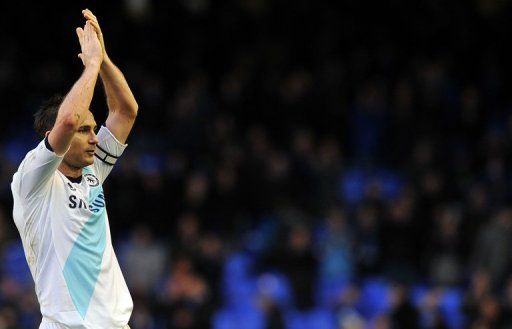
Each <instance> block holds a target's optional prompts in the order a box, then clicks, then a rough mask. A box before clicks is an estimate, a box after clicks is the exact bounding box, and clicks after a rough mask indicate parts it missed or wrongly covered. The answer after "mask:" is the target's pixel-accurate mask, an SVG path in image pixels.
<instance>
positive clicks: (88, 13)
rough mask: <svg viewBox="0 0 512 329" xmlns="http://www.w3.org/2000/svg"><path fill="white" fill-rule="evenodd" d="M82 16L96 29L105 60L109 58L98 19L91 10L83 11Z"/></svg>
mask: <svg viewBox="0 0 512 329" xmlns="http://www.w3.org/2000/svg"><path fill="white" fill-rule="evenodd" d="M82 14H83V15H84V18H85V19H86V20H87V21H88V22H90V23H91V25H92V26H93V27H94V30H95V31H96V34H97V35H98V39H99V40H100V44H101V48H102V49H103V58H104V59H106V58H108V56H107V51H106V49H105V41H104V39H103V33H102V32H101V27H100V24H99V23H98V18H96V16H94V14H93V13H92V11H90V10H89V9H84V10H82Z"/></svg>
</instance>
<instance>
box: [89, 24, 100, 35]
mask: <svg viewBox="0 0 512 329" xmlns="http://www.w3.org/2000/svg"><path fill="white" fill-rule="evenodd" d="M89 22H91V25H92V27H93V28H94V30H96V33H97V34H101V29H100V25H99V24H98V23H97V22H94V21H89Z"/></svg>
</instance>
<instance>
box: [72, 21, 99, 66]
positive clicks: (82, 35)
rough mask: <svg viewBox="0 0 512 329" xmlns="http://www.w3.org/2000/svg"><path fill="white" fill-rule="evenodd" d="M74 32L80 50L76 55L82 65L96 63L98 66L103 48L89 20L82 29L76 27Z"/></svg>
mask: <svg viewBox="0 0 512 329" xmlns="http://www.w3.org/2000/svg"><path fill="white" fill-rule="evenodd" d="M76 34H77V35H78V41H79V42H80V48H81V50H82V52H81V53H80V54H78V57H79V58H80V59H81V60H82V63H83V64H84V66H85V67H89V66H91V65H97V66H98V67H100V65H101V63H102V62H103V49H102V47H101V43H100V41H99V39H98V35H97V33H96V30H95V29H94V27H93V25H92V23H91V21H87V22H86V23H85V26H84V28H83V29H82V28H80V27H79V28H77V29H76Z"/></svg>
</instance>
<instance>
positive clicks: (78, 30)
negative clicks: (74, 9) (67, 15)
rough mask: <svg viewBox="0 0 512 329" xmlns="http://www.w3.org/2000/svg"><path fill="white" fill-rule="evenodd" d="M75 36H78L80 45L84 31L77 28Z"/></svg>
mask: <svg viewBox="0 0 512 329" xmlns="http://www.w3.org/2000/svg"><path fill="white" fill-rule="evenodd" d="M76 35H77V36H78V42H80V45H82V40H83V38H84V30H83V29H82V28H81V27H77V28H76Z"/></svg>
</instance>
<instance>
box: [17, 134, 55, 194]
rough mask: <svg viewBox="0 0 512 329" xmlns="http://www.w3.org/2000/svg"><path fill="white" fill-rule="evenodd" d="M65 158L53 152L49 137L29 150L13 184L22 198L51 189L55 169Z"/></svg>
mask: <svg viewBox="0 0 512 329" xmlns="http://www.w3.org/2000/svg"><path fill="white" fill-rule="evenodd" d="M63 158H64V156H63V155H61V156H59V155H57V154H55V152H53V150H52V149H51V146H50V144H49V143H48V141H47V139H44V140H42V141H41V142H40V143H39V145H37V147H36V148H35V149H33V150H32V151H30V152H28V153H27V155H26V156H25V158H24V159H23V161H22V162H21V164H20V166H19V168H18V171H17V172H16V173H15V174H14V178H13V185H14V187H15V188H16V189H17V190H18V194H19V196H20V197H22V198H31V197H32V196H34V195H38V194H41V193H43V192H44V191H45V189H49V188H50V186H51V183H52V179H53V175H54V173H55V170H57V168H58V167H59V165H60V164H61V162H62V159H63Z"/></svg>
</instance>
